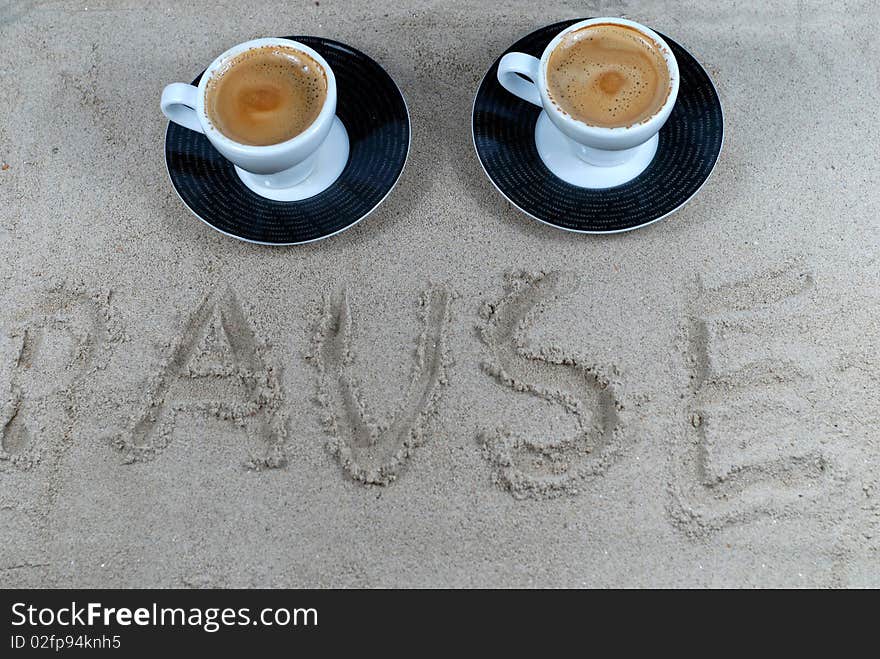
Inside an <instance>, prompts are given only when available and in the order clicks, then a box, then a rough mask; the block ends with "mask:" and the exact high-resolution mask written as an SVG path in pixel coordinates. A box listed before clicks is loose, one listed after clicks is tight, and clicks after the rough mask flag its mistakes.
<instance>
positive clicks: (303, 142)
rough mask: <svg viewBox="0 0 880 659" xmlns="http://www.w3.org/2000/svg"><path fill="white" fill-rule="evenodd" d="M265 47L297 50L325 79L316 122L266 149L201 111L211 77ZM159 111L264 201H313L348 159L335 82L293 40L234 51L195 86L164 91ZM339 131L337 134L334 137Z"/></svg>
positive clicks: (261, 41)
mask: <svg viewBox="0 0 880 659" xmlns="http://www.w3.org/2000/svg"><path fill="white" fill-rule="evenodd" d="M266 46H281V47H284V48H291V49H294V50H298V51H300V52H302V53H305V54H306V55H308V56H309V57H310V58H312V59H313V60H314V61H315V62H317V63H318V64H319V65H320V66H321V68H322V69H323V72H324V75H325V77H326V80H327V96H326V98H325V99H324V104H323V106H322V107H321V110H320V112H319V113H318V116H317V118H316V119H315V120H314V121H313V122H312V123H311V124H310V125H309V126H308V127H307V128H306V129H305V130H304V131H302V132H301V133H299V134H298V135H296V136H295V137H292V138H290V139H289V140H286V141H284V142H279V143H277V144H270V145H267V146H253V145H249V144H242V143H240V142H236V141H234V140H232V139H230V138H229V137H227V136H226V135H224V134H223V133H222V132H220V130H219V129H218V128H217V127H216V126H214V124H213V123H212V122H211V120H210V118H209V117H208V113H207V110H206V108H205V96H206V90H207V89H208V84H209V82H210V81H211V78H212V76H214V75H215V74H216V73H217V72H219V71H222V70H223V68H224V66H225V65H226V64H228V63H229V62H230V60H232V59H233V58H235V57H236V56H237V55H240V54H241V53H243V52H245V51H248V50H251V49H254V48H263V47H266ZM161 106H162V112H163V113H164V114H165V116H166V117H168V118H169V119H170V120H171V121H173V122H175V123H178V124H180V125H181V126H185V127H186V128H189V129H190V130H194V131H197V132H199V133H204V135H205V137H207V138H208V140H210V142H211V144H212V145H213V146H214V148H215V149H217V151H219V152H220V153H221V154H222V155H223V156H224V157H225V158H226V159H227V160H229V161H231V162H232V163H233V164H234V165H235V169H236V172H237V173H238V175H239V178H240V179H241V180H242V182H243V183H244V184H245V185H246V186H247V187H248V188H250V189H251V190H253V191H254V192H256V193H257V194H259V195H261V196H263V197H267V198H269V199H274V200H277V201H295V200H299V199H305V198H307V197H310V196H313V195H314V194H317V192H320V191H321V189H326V187H328V186H329V184H331V183H332V182H333V181H334V180H335V179H336V178H337V177H338V176H339V174H340V173H341V172H342V169H343V168H344V167H345V164H346V162H347V160H348V136H347V135H346V134H345V128H344V127H343V126H342V124H341V122H339V120H338V119H336V78H335V77H334V75H333V70H332V69H331V68H330V65H329V64H327V61H326V60H325V59H324V58H323V57H321V55H320V54H319V53H317V52H316V51H315V50H314V49H312V48H309V47H308V46H306V45H305V44H302V43H299V42H298V41H292V40H290V39H276V38H267V39H253V40H252V41H246V42H245V43H242V44H239V45H237V46H233V47H232V48H230V49H229V50H227V51H226V52H224V53H223V54H221V55H220V56H219V57H217V59H215V60H214V61H213V62H212V63H211V65H210V66H209V67H208V68H207V69H206V70H205V73H204V74H203V75H202V79H201V80H200V81H199V84H198V86H197V87H196V86H193V85H189V84H186V83H182V82H175V83H172V84H170V85H168V86H167V87H165V89H164V90H163V91H162V102H161ZM331 131H332V133H334V134H331ZM340 131H341V135H339V134H338V133H339V132H340ZM328 136H330V137H331V139H330V140H328ZM325 141H326V142H332V145H330V146H332V148H331V149H330V150H329V151H330V152H329V153H326V154H324V157H322V158H318V157H317V156H318V151H319V149H321V147H322V145H324V144H325ZM322 151H323V149H322ZM318 169H320V171H317V170H318Z"/></svg>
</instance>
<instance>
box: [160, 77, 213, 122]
mask: <svg viewBox="0 0 880 659" xmlns="http://www.w3.org/2000/svg"><path fill="white" fill-rule="evenodd" d="M198 95H199V88H198V87H193V86H192V85H187V84H186V83H183V82H173V83H171V84H170V85H168V86H167V87H165V89H163V90H162V112H163V113H164V114H165V116H166V117H168V118H169V119H170V120H171V121H173V122H174V123H176V124H180V125H181V126H183V127H185V128H189V129H190V130H194V131H196V132H198V133H204V132H205V131H204V130H202V124H201V123H199V118H198V116H196V99H197V98H198Z"/></svg>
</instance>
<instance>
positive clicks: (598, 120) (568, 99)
mask: <svg viewBox="0 0 880 659" xmlns="http://www.w3.org/2000/svg"><path fill="white" fill-rule="evenodd" d="M547 91H548V92H549V93H550V98H551V99H552V100H553V101H554V102H555V103H556V105H557V106H558V107H559V108H561V109H562V110H563V111H564V112H566V113H568V114H569V115H571V116H572V117H573V118H574V119H577V120H579V121H582V122H584V123H585V124H589V125H591V126H600V127H603V128H619V127H626V126H632V125H634V124H638V123H641V122H643V121H645V120H647V119H650V118H651V117H652V116H653V115H655V114H656V113H657V112H658V111H659V110H660V108H661V107H663V104H664V103H665V102H666V99H667V98H668V96H669V92H670V77H669V68H668V67H667V65H666V60H665V59H664V57H663V53H662V52H661V51H660V46H659V44H657V43H656V42H655V41H654V40H653V39H651V38H650V37H648V36H647V35H645V34H642V33H641V32H639V31H638V30H636V29H635V28H631V27H629V26H626V25H618V24H616V23H600V24H596V25H588V26H586V27H583V28H581V29H579V30H575V31H574V32H570V33H569V34H567V35H565V37H563V38H562V40H561V41H560V42H559V44H558V45H557V46H556V48H554V50H553V52H552V53H551V54H550V58H549V59H548V61H547Z"/></svg>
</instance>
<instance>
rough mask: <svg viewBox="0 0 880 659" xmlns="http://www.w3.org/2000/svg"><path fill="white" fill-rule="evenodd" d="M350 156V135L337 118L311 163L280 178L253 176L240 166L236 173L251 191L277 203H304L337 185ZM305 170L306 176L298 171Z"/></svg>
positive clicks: (334, 119) (285, 172)
mask: <svg viewBox="0 0 880 659" xmlns="http://www.w3.org/2000/svg"><path fill="white" fill-rule="evenodd" d="M348 152H349V143H348V131H346V130H345V126H343V125H342V122H341V121H340V120H339V117H334V118H333V126H332V127H331V128H330V132H329V133H328V134H327V138H326V139H325V140H324V142H323V143H322V144H321V146H319V147H318V150H317V151H315V153H314V155H312V156H310V157H309V160H310V161H311V162H308V161H307V162H306V163H300V164H299V165H296V166H295V167H291V168H290V169H288V170H285V171H283V172H279V173H278V174H267V175H261V174H252V173H251V172H248V171H245V170H243V169H242V168H241V167H239V166H238V165H236V166H235V172H236V173H237V174H238V178H240V179H241V182H242V183H244V184H245V185H246V186H247V187H248V189H249V190H251V191H252V192H254V193H256V194H258V195H260V196H261V197H265V198H266V199H271V200H273V201H302V200H303V199H308V198H309V197H314V196H315V195H316V194H319V193H321V192H324V190H326V189H327V188H329V187H330V186H331V185H333V183H334V182H335V181H336V179H338V178H339V175H340V174H342V170H344V169H345V165H346V164H347V163H348ZM309 165H311V168H309ZM303 167H305V168H306V170H307V171H306V172H305V173H300V172H298V171H294V170H299V169H301V168H303ZM289 181H294V182H293V183H292V184H290V183H289Z"/></svg>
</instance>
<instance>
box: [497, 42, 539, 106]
mask: <svg viewBox="0 0 880 659" xmlns="http://www.w3.org/2000/svg"><path fill="white" fill-rule="evenodd" d="M540 66H541V60H539V59H537V58H536V57H532V56H531V55H526V54H525V53H507V55H505V56H504V57H502V58H501V62H500V63H499V64H498V82H500V83H501V86H502V87H504V89H506V90H507V91H509V92H510V93H511V94H513V95H514V96H519V97H520V98H521V99H523V100H524V101H528V102H529V103H534V104H535V105H537V106H538V107H541V106H542V103H541V93H540V92H539V91H538V86H537V84H536V81H537V80H538V69H539V68H540ZM518 74H522V75H524V76H526V78H528V80H524V79H523V78H521V77H520V76H519V75H518Z"/></svg>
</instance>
